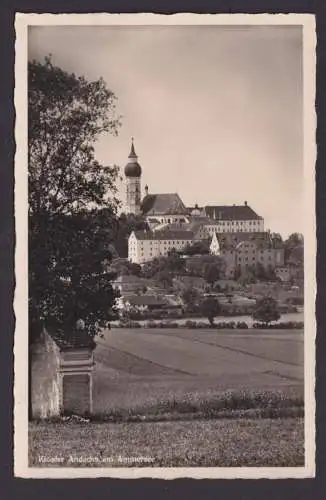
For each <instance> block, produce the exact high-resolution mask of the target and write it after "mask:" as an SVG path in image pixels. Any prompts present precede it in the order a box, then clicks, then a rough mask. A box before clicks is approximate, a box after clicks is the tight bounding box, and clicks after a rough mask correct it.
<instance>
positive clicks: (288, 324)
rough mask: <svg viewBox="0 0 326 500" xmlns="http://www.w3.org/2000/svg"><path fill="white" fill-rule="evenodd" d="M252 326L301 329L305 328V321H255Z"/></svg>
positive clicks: (258, 327)
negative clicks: (266, 322) (267, 323)
mask: <svg viewBox="0 0 326 500" xmlns="http://www.w3.org/2000/svg"><path fill="white" fill-rule="evenodd" d="M252 326H253V328H257V329H262V328H263V329H266V328H268V329H274V330H301V329H302V328H304V323H303V322H302V321H284V322H280V323H270V324H269V325H266V324H265V323H254V324H253V325H252Z"/></svg>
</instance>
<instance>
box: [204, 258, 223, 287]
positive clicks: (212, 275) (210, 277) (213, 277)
mask: <svg viewBox="0 0 326 500" xmlns="http://www.w3.org/2000/svg"><path fill="white" fill-rule="evenodd" d="M220 275H221V269H220V266H219V265H218V263H215V264H213V263H212V264H205V265H204V267H203V278H204V279H205V280H206V281H207V283H209V284H210V285H214V283H215V281H217V280H218V279H219V278H220Z"/></svg>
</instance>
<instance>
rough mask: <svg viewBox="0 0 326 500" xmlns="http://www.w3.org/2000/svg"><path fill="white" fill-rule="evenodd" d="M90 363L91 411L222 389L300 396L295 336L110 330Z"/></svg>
mask: <svg viewBox="0 0 326 500" xmlns="http://www.w3.org/2000/svg"><path fill="white" fill-rule="evenodd" d="M95 359H96V361H97V363H96V370H95V373H94V385H93V396H94V411H95V412H96V413H103V412H105V411H110V410H112V409H115V408H133V407H135V406H139V405H144V404H155V403H156V402H159V401H162V400H171V399H179V398H182V397H184V396H186V397H187V398H188V399H189V398H190V399H191V398H193V399H195V400H197V399H198V398H206V399H207V398H212V397H214V395H216V394H217V393H220V392H221V391H225V390H235V391H238V390H240V389H249V390H259V391H260V390H268V391H270V390H279V391H284V392H285V393H288V392H293V391H295V392H296V393H297V394H301V396H302V395H303V334H302V332H301V331H284V330H282V331H281V330H280V331H277V330H273V331H264V330H261V331H259V330H254V331H251V330H243V331H241V330H237V331H234V330H230V331H227V330H223V331H216V330H209V329H207V330H186V329H182V330H181V329H180V330H169V329H166V330H161V329H160V330H155V329H154V330H150V329H142V330H128V329H112V330H109V331H106V332H105V335H104V338H103V339H99V341H98V345H97V348H96V350H95Z"/></svg>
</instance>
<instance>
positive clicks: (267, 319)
mask: <svg viewBox="0 0 326 500" xmlns="http://www.w3.org/2000/svg"><path fill="white" fill-rule="evenodd" d="M252 317H253V319H255V320H257V321H261V322H262V323H264V324H265V325H266V326H268V325H269V323H271V322H272V321H277V320H279V319H280V317H281V315H280V311H279V308H278V305H277V302H276V300H275V299H274V298H273V297H262V298H261V299H259V300H257V302H256V306H255V309H254V311H253V314H252Z"/></svg>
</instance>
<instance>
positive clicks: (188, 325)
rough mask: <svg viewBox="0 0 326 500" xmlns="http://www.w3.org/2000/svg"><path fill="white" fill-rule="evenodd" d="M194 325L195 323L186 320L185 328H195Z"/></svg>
mask: <svg viewBox="0 0 326 500" xmlns="http://www.w3.org/2000/svg"><path fill="white" fill-rule="evenodd" d="M196 325H197V323H196V321H192V320H191V319H187V321H186V322H185V327H186V328H196Z"/></svg>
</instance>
